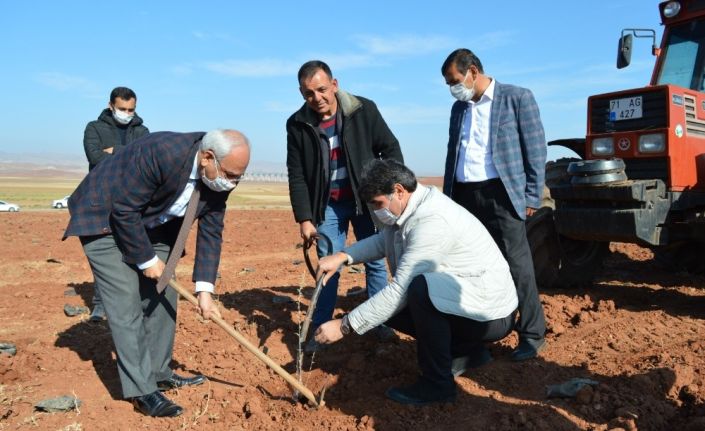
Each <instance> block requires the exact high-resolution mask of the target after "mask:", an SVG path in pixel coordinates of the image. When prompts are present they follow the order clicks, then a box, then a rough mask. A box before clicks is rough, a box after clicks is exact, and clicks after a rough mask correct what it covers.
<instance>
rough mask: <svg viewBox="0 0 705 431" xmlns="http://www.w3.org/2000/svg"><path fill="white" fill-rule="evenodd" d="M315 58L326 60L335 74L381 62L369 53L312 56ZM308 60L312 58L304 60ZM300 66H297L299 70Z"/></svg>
mask: <svg viewBox="0 0 705 431" xmlns="http://www.w3.org/2000/svg"><path fill="white" fill-rule="evenodd" d="M314 58H318V59H321V60H323V61H325V62H326V64H328V66H330V68H331V69H332V70H333V74H334V75H335V73H336V72H335V71H336V70H343V69H355V68H360V67H371V66H377V65H379V64H380V63H381V62H380V61H379V60H377V59H375V58H374V57H372V56H370V55H367V54H323V55H319V56H317V57H316V56H314V57H311V59H314ZM308 60H310V59H307V60H304V61H308ZM301 64H303V62H301ZM301 64H299V66H298V67H300V66H301ZM298 67H297V68H296V70H297V71H298Z"/></svg>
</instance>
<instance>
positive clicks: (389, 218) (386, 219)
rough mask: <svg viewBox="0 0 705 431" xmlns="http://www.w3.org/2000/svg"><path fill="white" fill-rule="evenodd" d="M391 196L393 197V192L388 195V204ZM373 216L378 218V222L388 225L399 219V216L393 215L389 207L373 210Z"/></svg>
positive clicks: (390, 201)
mask: <svg viewBox="0 0 705 431" xmlns="http://www.w3.org/2000/svg"><path fill="white" fill-rule="evenodd" d="M393 198H394V193H392V194H391V195H389V205H392V199H393ZM375 216H377V218H378V219H379V221H380V222H382V223H384V224H386V225H388V226H391V225H393V224H394V223H396V222H397V220H399V216H398V215H394V213H393V212H391V211H390V210H389V207H387V208H380V209H378V210H375Z"/></svg>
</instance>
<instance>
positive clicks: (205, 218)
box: [64, 132, 230, 283]
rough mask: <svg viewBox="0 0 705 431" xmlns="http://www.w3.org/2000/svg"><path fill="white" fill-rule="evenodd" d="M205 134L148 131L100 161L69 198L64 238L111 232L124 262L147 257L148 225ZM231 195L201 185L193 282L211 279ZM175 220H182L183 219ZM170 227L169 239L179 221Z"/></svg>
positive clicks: (177, 186) (179, 182)
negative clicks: (226, 208)
mask: <svg viewBox="0 0 705 431" xmlns="http://www.w3.org/2000/svg"><path fill="white" fill-rule="evenodd" d="M204 134H205V133H203V132H196V133H173V132H159V133H152V134H150V135H146V136H144V137H142V138H140V139H137V140H136V141H134V142H132V143H130V144H128V145H127V146H126V147H125V148H124V149H123V150H122V151H120V152H119V153H117V154H115V155H114V156H113V157H110V158H108V159H106V160H105V161H103V162H102V163H99V164H98V165H97V166H96V167H95V168H94V169H93V170H91V171H90V172H89V173H88V175H87V176H86V177H85V178H84V179H83V181H82V182H81V184H79V186H78V188H77V189H76V190H75V191H74V192H73V194H72V195H71V197H70V198H69V212H70V213H71V219H70V220H69V225H68V227H67V228H66V232H65V233H64V238H66V237H68V236H92V235H105V234H109V233H112V234H113V236H114V237H115V242H116V243H117V245H118V247H119V248H120V251H121V252H122V254H123V261H125V262H126V263H128V264H138V263H143V262H146V261H148V260H149V259H151V258H152V257H153V256H154V255H155V252H154V248H153V247H152V243H151V241H150V238H149V232H148V231H149V229H148V228H147V226H149V225H150V223H151V222H153V221H155V220H156V219H157V218H158V217H159V216H160V215H162V214H163V213H164V212H165V211H166V210H167V209H168V208H169V207H171V205H172V204H173V203H174V201H175V200H176V198H177V197H178V196H179V195H180V194H181V192H183V190H184V188H185V187H186V183H187V182H188V178H189V175H190V174H191V170H192V169H193V163H194V160H195V157H196V153H197V152H198V149H199V145H200V143H201V138H203V135H204ZM229 194H230V193H229V192H213V191H212V190H210V189H209V188H207V187H201V196H200V200H199V203H198V210H197V212H196V217H197V218H198V219H199V222H198V236H197V238H196V263H195V266H194V271H193V280H194V281H208V282H211V283H214V282H215V278H216V274H217V271H218V264H219V263H220V250H221V244H222V233H223V219H224V218H225V202H226V201H227V199H228V196H229ZM177 220H178V224H179V225H180V224H181V221H183V218H181V219H177ZM170 223H171V222H170ZM170 232H173V236H174V238H171V242H173V241H175V240H176V238H175V235H176V234H177V233H178V226H176V227H175V229H170Z"/></svg>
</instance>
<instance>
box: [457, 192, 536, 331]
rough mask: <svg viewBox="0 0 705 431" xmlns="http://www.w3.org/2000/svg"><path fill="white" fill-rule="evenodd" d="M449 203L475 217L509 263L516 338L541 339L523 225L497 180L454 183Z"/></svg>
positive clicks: (531, 265) (531, 266)
mask: <svg viewBox="0 0 705 431" xmlns="http://www.w3.org/2000/svg"><path fill="white" fill-rule="evenodd" d="M453 200H454V201H455V202H457V203H458V204H460V205H461V206H462V207H463V208H465V209H466V210H468V211H470V213H471V214H472V215H474V216H475V217H477V219H478V220H480V222H482V224H483V225H485V228H486V229H487V230H488V231H489V233H490V235H492V238H494V241H495V242H496V243H497V245H498V246H499V249H500V250H501V251H502V254H503V255H504V258H505V259H507V263H509V270H510V271H511V273H512V278H513V279H514V285H515V286H516V289H517V296H518V297H519V321H518V322H517V325H516V330H517V332H518V333H519V337H520V338H534V339H538V338H543V336H544V333H545V332H546V320H545V317H544V314H543V307H542V306H541V301H540V299H539V292H538V289H537V287H536V276H535V274H534V262H533V260H532V259H531V248H530V247H529V241H528V240H527V239H526V223H525V222H524V220H522V219H520V218H519V216H518V215H517V214H516V211H515V210H514V206H513V205H512V202H511V201H510V199H509V195H508V194H507V190H506V189H505V188H504V185H503V184H502V181H501V180H500V179H499V178H496V179H492V180H487V181H482V182H479V183H458V182H456V183H454V184H453Z"/></svg>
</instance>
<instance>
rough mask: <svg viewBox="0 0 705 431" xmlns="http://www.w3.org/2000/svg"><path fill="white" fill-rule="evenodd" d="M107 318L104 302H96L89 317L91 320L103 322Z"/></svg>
mask: <svg viewBox="0 0 705 431" xmlns="http://www.w3.org/2000/svg"><path fill="white" fill-rule="evenodd" d="M104 319H105V308H103V304H102V303H98V304H95V306H93V312H91V317H89V318H88V320H90V321H91V322H102V321H103V320H104Z"/></svg>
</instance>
